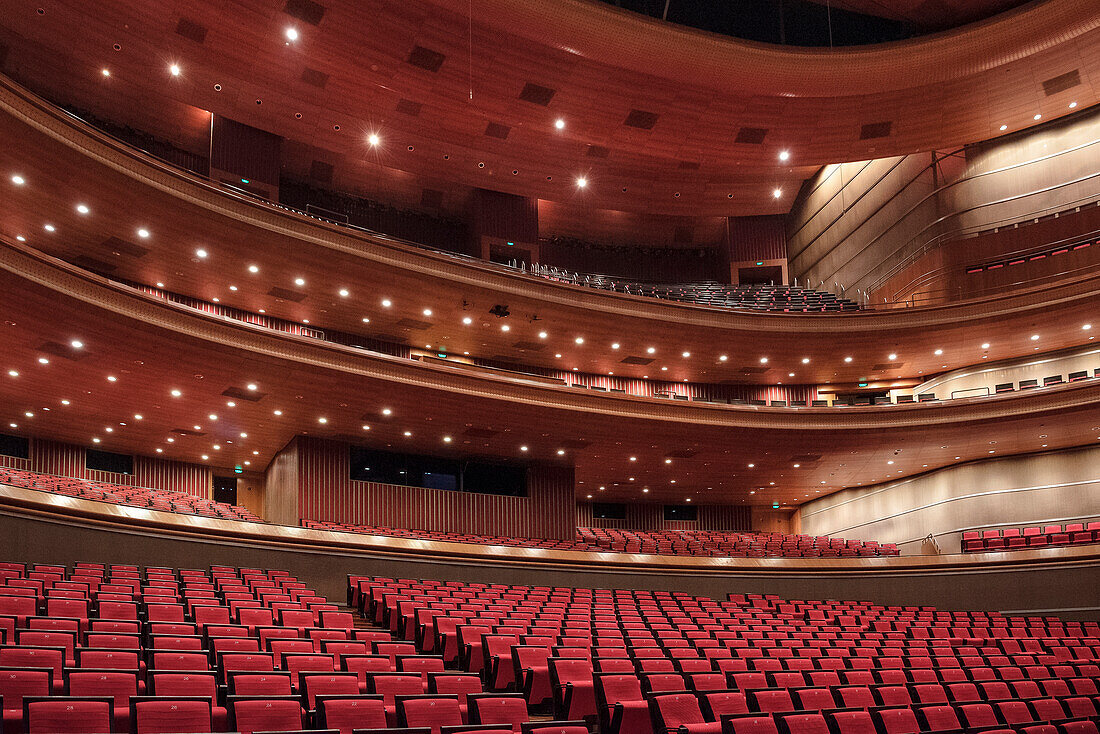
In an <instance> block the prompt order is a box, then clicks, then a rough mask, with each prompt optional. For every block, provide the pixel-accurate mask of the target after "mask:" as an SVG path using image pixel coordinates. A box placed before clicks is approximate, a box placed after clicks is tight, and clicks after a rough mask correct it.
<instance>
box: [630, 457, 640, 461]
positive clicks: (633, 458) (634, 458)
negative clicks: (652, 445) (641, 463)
mask: <svg viewBox="0 0 1100 734" xmlns="http://www.w3.org/2000/svg"><path fill="white" fill-rule="evenodd" d="M630 460H631V461H637V460H638V457H637V456H631V457H630Z"/></svg>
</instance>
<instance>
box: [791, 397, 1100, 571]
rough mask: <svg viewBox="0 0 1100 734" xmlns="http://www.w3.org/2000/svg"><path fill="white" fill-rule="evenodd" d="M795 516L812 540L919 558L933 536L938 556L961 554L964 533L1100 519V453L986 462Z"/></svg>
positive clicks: (841, 498) (865, 491)
mask: <svg viewBox="0 0 1100 734" xmlns="http://www.w3.org/2000/svg"><path fill="white" fill-rule="evenodd" d="M1098 424H1100V418H1098ZM1097 437H1100V436H1089V438H1093V439H1095V438H1097ZM1037 440H1040V439H1038V437H1037ZM796 515H797V516H798V521H799V522H801V528H802V532H804V533H809V534H811V535H838V536H840V537H847V538H874V539H876V540H878V541H879V542H883V543H897V544H898V546H899V547H900V548H901V551H902V553H907V554H917V553H921V552H933V553H934V552H935V550H934V549H933V548H930V547H928V546H925V545H924V539H925V538H926V537H927V536H928V535H929V534H932V535H933V536H935V539H936V543H937V544H938V545H939V549H940V552H943V553H958V552H959V551H960V549H961V546H962V533H963V531H966V530H977V529H980V528H996V527H1002V526H1004V527H1014V526H1019V525H1041V524H1046V523H1065V522H1076V521H1080V520H1092V519H1096V518H1098V517H1100V447H1096V448H1093V447H1088V448H1081V449H1067V450H1064V451H1052V452H1049V453H1043V454H1031V455H1026V456H1006V457H1004V458H999V459H987V460H984V461H976V462H971V463H968V464H962V465H959V466H953V467H948V468H946V469H940V470H938V471H933V472H929V473H927V474H922V475H920V476H916V477H912V478H910V479H904V480H901V481H897V482H889V483H886V484H878V485H875V486H873V487H860V488H854V489H846V490H844V491H842V492H837V493H836V494H832V495H829V496H828V497H824V498H822V499H819V500H815V501H812V502H807V503H806V504H805V505H803V506H802V507H801V508H799V510H797V511H796Z"/></svg>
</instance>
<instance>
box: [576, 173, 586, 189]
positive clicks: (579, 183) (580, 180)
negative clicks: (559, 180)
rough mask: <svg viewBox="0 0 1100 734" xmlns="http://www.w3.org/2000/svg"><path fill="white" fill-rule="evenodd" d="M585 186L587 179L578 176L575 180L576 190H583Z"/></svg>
mask: <svg viewBox="0 0 1100 734" xmlns="http://www.w3.org/2000/svg"><path fill="white" fill-rule="evenodd" d="M587 185H588V179H587V178H585V177H584V176H579V177H578V178H577V188H578V189H583V188H584V187H585V186H587Z"/></svg>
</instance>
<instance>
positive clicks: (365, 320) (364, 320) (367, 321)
mask: <svg viewBox="0 0 1100 734" xmlns="http://www.w3.org/2000/svg"><path fill="white" fill-rule="evenodd" d="M363 323H364V324H369V323H370V319H368V318H367V317H366V316H364V317H363Z"/></svg>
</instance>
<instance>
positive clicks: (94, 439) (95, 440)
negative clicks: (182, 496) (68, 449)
mask: <svg viewBox="0 0 1100 734" xmlns="http://www.w3.org/2000/svg"><path fill="white" fill-rule="evenodd" d="M92 443H99V439H98V438H93V439H92ZM203 458H206V457H203Z"/></svg>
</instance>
